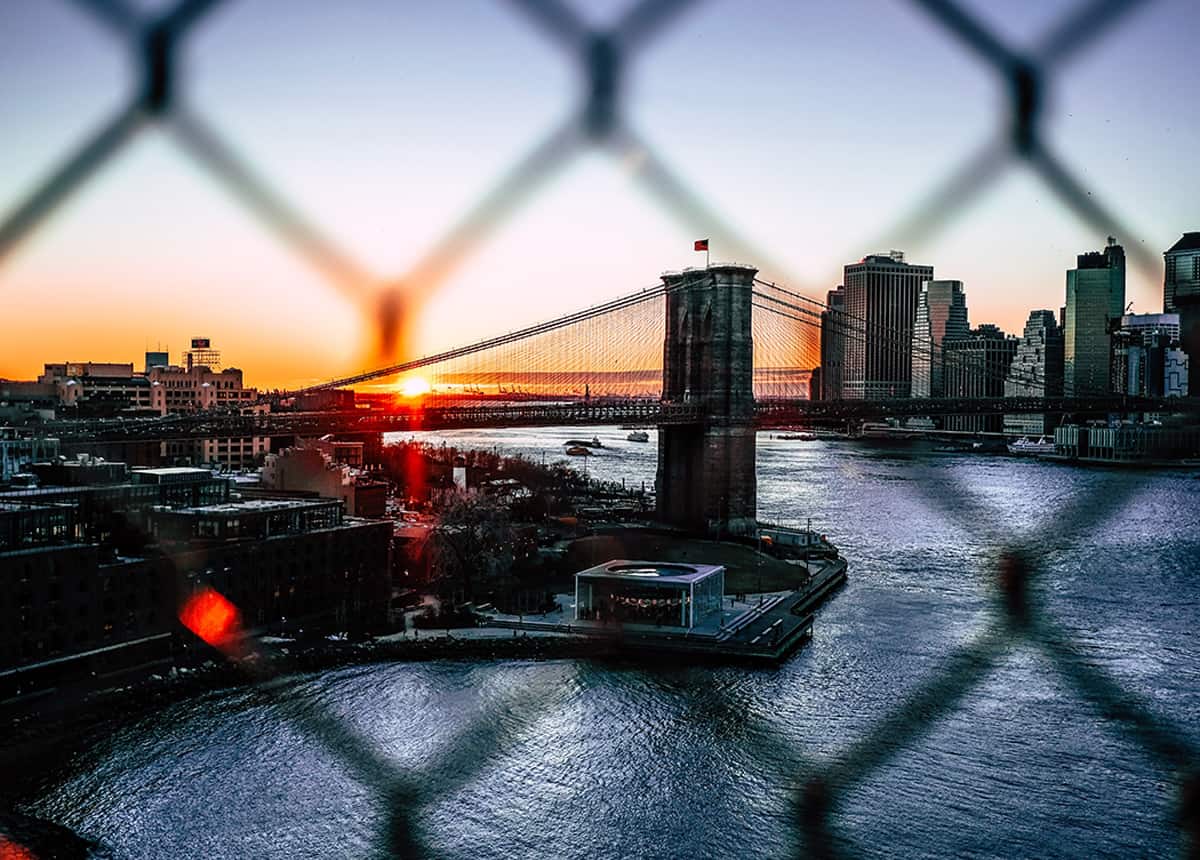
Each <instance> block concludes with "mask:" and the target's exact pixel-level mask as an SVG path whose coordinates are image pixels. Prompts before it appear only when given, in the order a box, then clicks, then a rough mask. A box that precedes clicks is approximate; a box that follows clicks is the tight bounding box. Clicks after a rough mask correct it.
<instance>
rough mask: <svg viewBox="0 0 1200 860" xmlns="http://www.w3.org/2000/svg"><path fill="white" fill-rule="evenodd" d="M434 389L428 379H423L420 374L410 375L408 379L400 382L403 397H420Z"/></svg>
mask: <svg viewBox="0 0 1200 860" xmlns="http://www.w3.org/2000/svg"><path fill="white" fill-rule="evenodd" d="M432 390H433V387H432V386H431V385H430V384H429V382H428V380H425V379H422V378H421V377H419V376H410V377H409V378H408V379H406V380H404V381H403V382H401V383H400V394H401V396H403V397H420V396H421V395H422V394H428V393H429V392H430V391H432Z"/></svg>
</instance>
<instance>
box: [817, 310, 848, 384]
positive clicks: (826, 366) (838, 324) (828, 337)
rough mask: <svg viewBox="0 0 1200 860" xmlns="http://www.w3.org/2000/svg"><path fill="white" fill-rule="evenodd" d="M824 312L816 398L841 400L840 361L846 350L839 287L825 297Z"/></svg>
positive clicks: (822, 315) (843, 315)
mask: <svg viewBox="0 0 1200 860" xmlns="http://www.w3.org/2000/svg"><path fill="white" fill-rule="evenodd" d="M825 305H826V310H823V311H821V368H820V370H821V373H820V383H821V384H820V389H819V392H818V396H819V397H820V398H821V399H822V400H841V399H842V361H843V358H844V355H845V349H846V337H845V331H844V328H843V327H844V326H845V324H846V322H845V310H846V293H845V290H844V289H843V288H842V287H841V286H839V287H838V288H837V289H836V290H830V291H829V292H828V293H827V294H826V295H825Z"/></svg>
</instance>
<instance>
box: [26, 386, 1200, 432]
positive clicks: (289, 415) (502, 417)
mask: <svg viewBox="0 0 1200 860" xmlns="http://www.w3.org/2000/svg"><path fill="white" fill-rule="evenodd" d="M1035 412H1062V413H1066V414H1069V415H1073V416H1077V417H1087V416H1103V415H1107V414H1109V413H1114V412H1117V413H1132V412H1171V413H1180V412H1183V413H1188V414H1191V415H1197V414H1200V397H1189V398H1172V399H1170V400H1162V399H1147V398H1121V397H1097V398H1071V399H1068V398H1061V397H1057V398H1039V397H1024V398H986V399H985V398H980V399H959V400H935V399H902V400H837V401H821V400H759V401H758V402H757V403H756V404H755V415H756V424H757V425H758V427H760V428H762V429H771V428H779V427H788V426H794V425H797V424H805V425H824V426H836V425H844V424H845V423H846V422H862V421H880V420H885V419H887V418H901V417H909V416H926V415H995V414H1001V413H1010V414H1013V413H1035ZM705 420H706V419H705V415H704V414H703V412H702V410H701V408H700V407H699V406H698V405H695V404H689V403H675V402H664V401H660V400H655V399H601V398H597V399H593V400H586V401H585V400H575V401H566V402H563V401H559V402H537V403H511V402H510V403H497V404H476V405H469V406H463V405H458V406H427V407H416V408H411V409H403V410H395V411H384V410H374V409H372V410H362V409H359V410H349V411H340V412H274V413H255V414H245V415H243V414H237V413H231V412H230V413H226V412H206V413H195V414H191V415H171V416H164V417H161V418H157V417H156V418H110V419H85V420H69V419H68V420H59V421H53V422H48V423H45V424H43V425H41V429H43V430H44V431H45V432H46V433H47V434H48V435H51V436H57V437H58V438H59V439H62V440H63V441H71V442H83V441H96V442H123V441H151V440H168V439H196V438H213V437H225V436H230V437H238V436H290V435H299V436H320V435H323V434H325V433H378V432H406V431H414V430H451V429H469V428H473V427H547V426H570V425H587V424H638V425H671V424H699V423H704V422H705Z"/></svg>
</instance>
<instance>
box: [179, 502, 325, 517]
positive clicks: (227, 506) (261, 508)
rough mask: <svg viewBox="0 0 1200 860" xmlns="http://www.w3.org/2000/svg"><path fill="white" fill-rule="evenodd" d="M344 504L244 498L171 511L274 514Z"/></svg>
mask: <svg viewBox="0 0 1200 860" xmlns="http://www.w3.org/2000/svg"><path fill="white" fill-rule="evenodd" d="M341 504H342V502H341V500H340V499H242V500H241V501H238V502H222V503H220V504H216V505H200V506H199V507H195V508H174V509H173V510H172V511H171V513H172V514H178V515H181V516H236V515H238V514H274V513H280V512H282V511H302V510H306V509H309V508H320V507H325V506H328V505H337V506H340V505H341Z"/></svg>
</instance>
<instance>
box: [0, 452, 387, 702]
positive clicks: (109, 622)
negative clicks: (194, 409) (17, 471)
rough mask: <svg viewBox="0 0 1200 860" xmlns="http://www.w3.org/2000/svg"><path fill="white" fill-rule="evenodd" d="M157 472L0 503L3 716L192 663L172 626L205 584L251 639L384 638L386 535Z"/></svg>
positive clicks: (333, 511) (314, 508)
mask: <svg viewBox="0 0 1200 860" xmlns="http://www.w3.org/2000/svg"><path fill="white" fill-rule="evenodd" d="M152 471H167V472H168V474H167V475H159V476H158V477H159V478H171V479H173V480H168V481H167V482H166V483H164V484H155V483H150V484H134V483H131V482H130V483H125V484H120V485H108V486H100V487H67V488H47V489H46V490H43V491H40V495H38V496H36V501H35V500H33V499H32V498H31V495H32V494H31V493H29V492H28V491H27V492H25V493H23V494H21V493H8V494H0V707H2V706H5V705H15V704H20V703H23V702H27V701H30V700H32V699H34V698H37V697H41V696H45V695H48V694H50V693H51V692H52V691H55V690H57V691H59V692H84V691H86V690H87V689H89V688H92V687H107V686H112V685H114V684H117V683H124V682H126V681H127V680H130V679H135V678H137V677H140V676H144V675H145V674H148V673H150V672H155V671H158V672H162V671H165V670H166V669H167V668H169V667H170V666H172V665H174V664H176V663H177V662H179V661H181V660H187V659H189V656H188V655H189V653H190V652H191V651H192V650H193V647H194V646H195V645H197V644H198V643H197V641H196V640H194V639H193V638H192V637H191V636H190V634H188V633H186V632H185V631H183V629H182V628H181V627H180V625H179V624H178V622H177V621H176V616H177V613H178V608H179V606H180V605H181V604H182V602H183V601H184V600H186V599H187V597H188V596H190V594H192V593H193V592H195V591H197V590H199V589H201V588H203V587H205V586H210V587H213V588H215V589H217V590H218V591H220V592H221V593H222V594H224V595H225V596H227V597H228V598H229V599H230V600H231V601H233V602H234V603H235V604H236V605H237V606H238V608H239V610H240V611H241V613H242V618H243V623H244V624H245V626H246V627H247V629H248V631H249V632H251V633H265V632H268V631H270V632H280V631H285V632H287V633H289V634H293V635H294V634H297V633H300V632H305V633H309V632H313V633H320V632H333V631H346V632H350V633H358V632H371V631H377V630H380V629H382V628H383V626H384V624H385V623H386V619H387V604H388V599H389V597H390V587H391V586H390V570H389V564H390V542H391V525H390V523H387V522H369V521H364V520H355V519H352V518H348V517H346V516H345V514H344V512H343V510H342V505H341V503H340V502H339V501H336V500H321V499H316V500H292V499H274V500H270V501H252V502H241V501H230V500H229V497H228V488H227V485H225V482H223V481H217V480H216V479H213V478H212V476H211V473H206V474H207V478H205V477H203V476H199V475H196V476H189V475H185V474H183V473H184V472H200V471H202V470H152ZM138 474H139V473H138V472H134V473H132V476H138ZM147 477H148V476H147ZM185 478H191V480H190V481H189V480H184V479H185ZM213 481H215V482H216V483H217V484H219V485H221V486H222V490H221V491H220V492H221V494H222V495H223V500H222V501H217V502H215V503H212V502H210V501H208V500H207V498H204V497H208V496H211V495H212V493H213V492H214V491H213V490H212V488H211V485H210V482H213ZM189 484H190V487H189V486H188V485H189ZM147 487H150V488H154V489H155V490H156V492H155V493H153V494H150V493H147V492H146V488H147ZM185 488H187V489H186V490H185ZM204 488H207V489H204ZM35 492H36V491H35ZM14 496H15V497H16V498H12V497H14ZM191 499H198V500H201V503H200V504H192V503H191V501H190V500H191ZM199 653H200V654H204V653H205V652H204V650H203V649H200V651H199Z"/></svg>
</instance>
